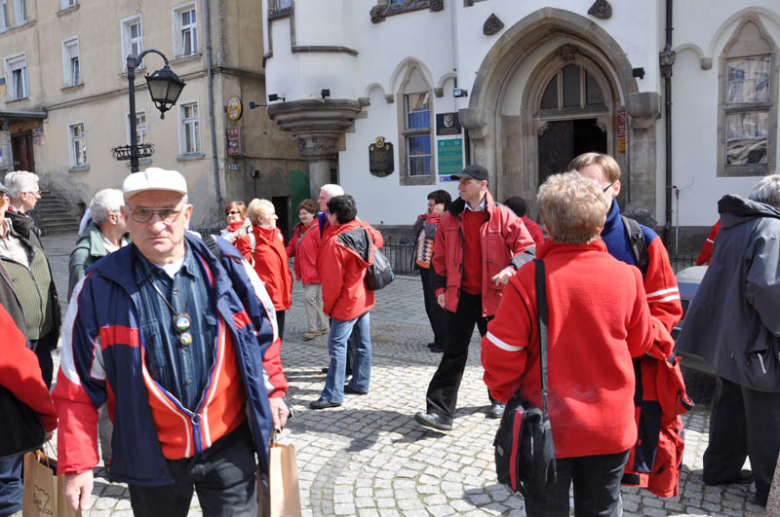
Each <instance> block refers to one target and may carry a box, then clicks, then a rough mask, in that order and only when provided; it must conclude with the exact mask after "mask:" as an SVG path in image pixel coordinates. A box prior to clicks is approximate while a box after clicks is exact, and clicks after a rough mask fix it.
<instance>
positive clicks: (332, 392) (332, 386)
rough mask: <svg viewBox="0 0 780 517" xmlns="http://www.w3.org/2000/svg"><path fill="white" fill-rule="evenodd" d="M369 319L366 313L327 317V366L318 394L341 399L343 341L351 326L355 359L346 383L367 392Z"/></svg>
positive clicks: (369, 351)
mask: <svg viewBox="0 0 780 517" xmlns="http://www.w3.org/2000/svg"><path fill="white" fill-rule="evenodd" d="M370 323H371V321H370V318H369V313H368V312H367V313H365V314H363V315H362V316H358V317H357V318H355V319H354V320H349V321H339V320H337V319H335V318H333V319H332V320H331V324H330V335H329V336H328V354H329V355H330V367H329V368H328V376H327V377H326V378H325V389H324V390H322V398H324V399H325V400H329V401H331V402H339V403H340V402H344V378H345V375H346V368H347V341H348V340H349V336H350V334H352V329H353V327H354V329H355V335H354V344H355V360H354V362H353V364H352V380H351V381H350V383H349V387H350V388H352V389H355V390H357V391H362V392H366V393H367V392H368V385H369V382H370V381H371V324H370Z"/></svg>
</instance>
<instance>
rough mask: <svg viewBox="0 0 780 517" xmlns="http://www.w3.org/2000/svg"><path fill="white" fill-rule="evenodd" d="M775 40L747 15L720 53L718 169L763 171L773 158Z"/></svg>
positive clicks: (748, 173)
mask: <svg viewBox="0 0 780 517" xmlns="http://www.w3.org/2000/svg"><path fill="white" fill-rule="evenodd" d="M779 56H780V53H779V52H778V51H777V47H776V45H775V43H774V41H773V40H772V39H771V38H770V37H769V35H768V34H767V32H766V31H765V30H764V28H763V26H762V24H761V22H760V20H759V19H758V17H757V16H756V15H747V16H746V17H744V18H743V20H742V22H741V23H740V24H739V25H738V27H737V29H736V30H735V31H734V34H733V35H732V37H731V39H730V41H729V42H728V43H727V44H726V46H725V48H724V49H723V54H722V55H721V60H720V62H721V69H722V70H723V71H724V73H722V74H721V75H722V77H723V78H722V81H723V83H722V84H721V104H720V107H721V109H720V113H719V124H718V126H719V142H718V149H719V155H720V156H719V159H718V174H719V175H721V176H763V175H765V174H767V173H769V172H771V171H773V170H774V168H775V163H776V160H777V144H776V142H777V109H776V108H777V106H776V105H775V103H776V102H777V98H778V85H777V82H778V74H777V66H776V65H774V66H773V62H774V61H775V60H777V59H780V57H779Z"/></svg>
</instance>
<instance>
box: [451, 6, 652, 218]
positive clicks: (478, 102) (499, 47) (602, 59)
mask: <svg viewBox="0 0 780 517" xmlns="http://www.w3.org/2000/svg"><path fill="white" fill-rule="evenodd" d="M567 67H568V68H567ZM567 77H568V78H569V83H570V86H569V88H570V91H569V93H568V94H567V93H566V91H565V89H566V87H567V86H566V82H567V81H566V78H567ZM553 78H555V81H554V82H555V83H556V84H555V85H551V81H553ZM589 84H590V86H591V88H590V92H591V99H590V102H589V100H588V91H589V90H588V85H589ZM596 91H598V93H600V94H601V99H598V98H597V97H598V95H596ZM545 92H549V93H548V94H547V97H545ZM553 92H554V93H553ZM594 95H595V96H594ZM543 105H544V107H543ZM469 106H470V107H469V108H468V109H464V110H460V118H461V123H462V124H463V125H464V127H466V128H467V129H468V131H469V137H470V140H471V154H472V157H473V161H474V162H475V163H479V164H481V165H483V166H485V167H487V168H488V170H489V171H490V172H491V174H492V176H491V180H492V181H491V190H493V193H494V195H495V196H496V197H497V199H499V200H503V199H504V198H505V197H508V196H510V195H521V196H523V197H525V198H526V199H527V200H528V201H529V207H530V208H531V211H532V215H533V214H535V197H536V196H535V194H536V191H537V189H538V186H539V181H540V179H543V178H544V177H546V175H548V174H549V173H551V172H558V170H556V169H557V168H558V167H562V166H565V165H566V164H568V161H569V160H570V159H571V157H573V156H574V155H576V154H575V153H577V151H580V150H582V149H584V148H588V149H589V150H599V151H605V152H607V153H609V154H611V155H613V156H614V157H615V158H616V159H617V161H618V163H619V164H620V166H621V170H622V172H623V177H622V179H623V181H622V184H623V187H624V189H623V192H622V193H621V199H620V200H619V201H621V204H624V205H625V204H626V203H628V204H629V211H631V212H633V213H640V214H642V213H644V214H648V215H654V214H655V213H656V131H655V123H656V116H657V115H658V113H659V112H660V96H659V95H658V94H657V93H655V92H639V91H638V86H637V83H636V80H635V79H634V78H633V76H632V66H631V63H630V62H629V61H628V58H627V56H626V53H625V51H624V50H623V49H622V48H621V47H620V46H619V45H618V44H617V42H616V41H615V40H614V39H613V38H612V37H611V36H610V35H609V33H607V32H606V31H605V30H604V29H603V28H601V27H600V26H599V25H597V24H595V23H593V22H591V21H590V20H589V19H587V18H585V17H582V16H580V15H578V14H575V13H572V12H570V11H565V10H562V9H553V8H544V9H540V10H539V11H536V12H535V13H533V14H531V15H529V16H527V17H526V18H523V19H522V20H520V21H519V22H517V23H516V24H515V25H514V26H512V27H510V28H509V29H508V30H507V31H506V32H505V33H504V34H503V35H502V36H501V38H500V39H499V40H497V41H496V43H495V45H494V46H493V48H491V50H490V51H489V52H488V54H487V56H486V57H485V59H484V60H483V62H482V65H481V66H480V69H479V71H478V73H477V78H476V80H475V83H474V85H473V87H472V95H471V97H470V101H469ZM621 107H625V109H626V115H627V125H628V134H627V142H628V145H627V148H626V149H625V152H618V150H617V136H616V121H615V116H616V113H617V111H618V109H620V108H621ZM547 132H551V133H550V134H549V135H548V137H547V138H545V134H547ZM561 135H563V136H564V137H565V138H566V139H569V140H570V141H571V145H570V146H569V147H570V148H567V149H561V148H560V147H561V146H559V147H558V148H554V149H553V148H552V144H550V146H549V148H550V149H552V151H555V152H556V153H557V154H556V155H555V156H552V155H549V156H547V157H544V156H540V144H541V150H542V152H544V150H545V148H546V146H548V143H547V140H549V141H551V142H554V141H556V140H559V139H560V137H561ZM575 137H576V138H575ZM575 140H576V141H575ZM552 151H551V152H552ZM570 155H571V156H570ZM540 160H541V163H540ZM563 162H565V163H563ZM561 164H562V165H561ZM540 165H541V166H542V167H541V168H540ZM544 168H547V169H549V170H546V171H544V170H541V169H544Z"/></svg>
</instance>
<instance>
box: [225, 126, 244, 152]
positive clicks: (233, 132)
mask: <svg viewBox="0 0 780 517" xmlns="http://www.w3.org/2000/svg"><path fill="white" fill-rule="evenodd" d="M225 132H226V133H227V153H228V155H230V156H240V155H241V128H240V127H229V128H227V130H226V131H225Z"/></svg>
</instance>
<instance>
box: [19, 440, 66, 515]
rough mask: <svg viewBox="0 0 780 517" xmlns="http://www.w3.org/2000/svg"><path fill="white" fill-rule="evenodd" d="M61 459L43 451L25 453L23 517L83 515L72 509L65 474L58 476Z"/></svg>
mask: <svg viewBox="0 0 780 517" xmlns="http://www.w3.org/2000/svg"><path fill="white" fill-rule="evenodd" d="M56 472H57V462H56V460H52V459H50V458H49V457H48V456H46V454H44V453H43V452H42V451H34V452H28V453H27V454H25V455H24V496H23V499H22V515H23V517H76V516H78V517H80V516H81V512H80V511H79V512H77V511H75V510H73V509H71V507H70V505H69V504H68V502H67V501H66V500H65V496H64V495H62V489H63V487H64V485H65V476H58V475H57V474H56Z"/></svg>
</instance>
